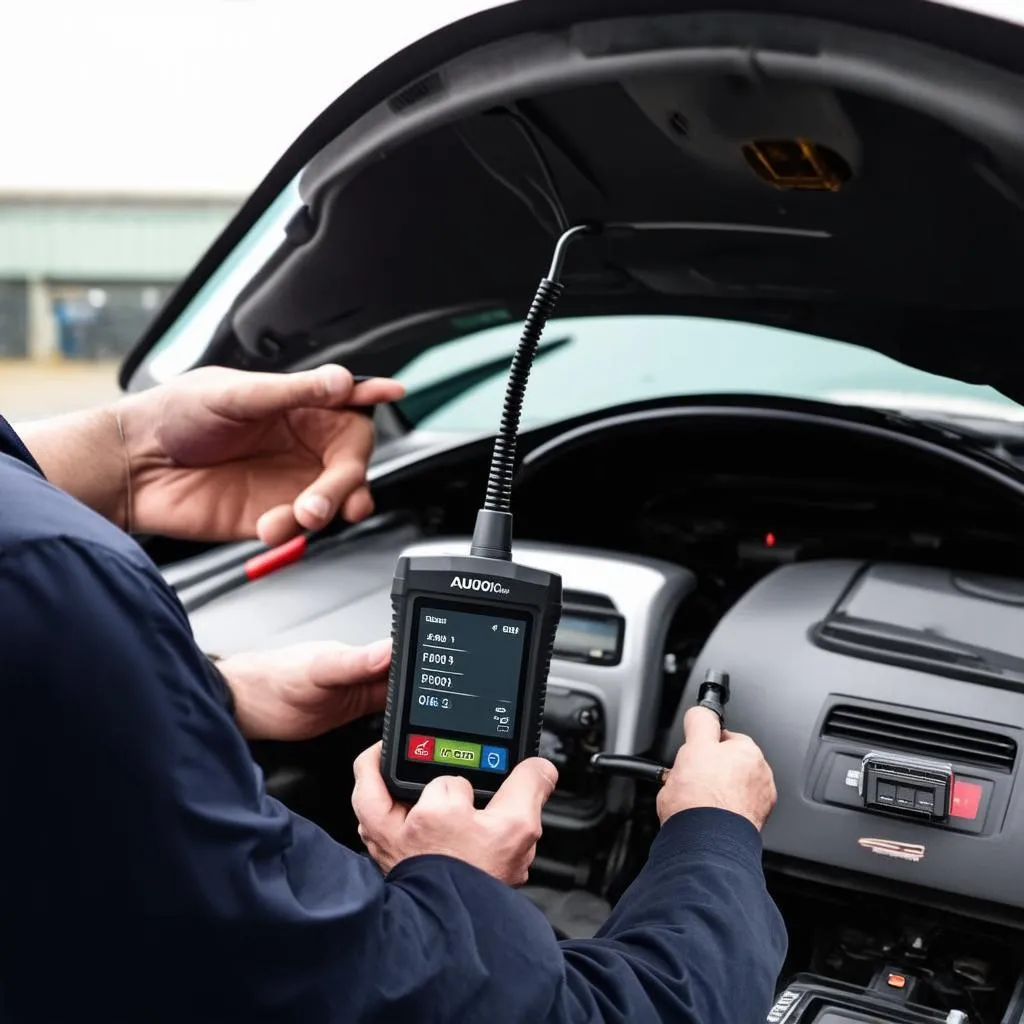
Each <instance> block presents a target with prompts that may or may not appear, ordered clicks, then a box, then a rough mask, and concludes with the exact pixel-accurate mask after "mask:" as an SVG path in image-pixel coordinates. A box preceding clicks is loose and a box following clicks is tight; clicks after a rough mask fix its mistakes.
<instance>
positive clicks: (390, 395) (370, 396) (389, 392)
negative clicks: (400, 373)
mask: <svg viewBox="0 0 1024 1024" xmlns="http://www.w3.org/2000/svg"><path fill="white" fill-rule="evenodd" d="M404 394H405V387H404V386H403V385H402V384H399V383H398V381H397V380H391V378H390V377H371V378H370V379H369V380H364V381H362V382H361V383H359V384H357V385H356V386H355V387H354V388H353V389H352V394H351V396H350V397H349V400H348V404H349V405H381V404H382V403H384V402H396V401H398V399H399V398H401V397H402V396H403V395H404Z"/></svg>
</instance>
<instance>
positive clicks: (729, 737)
mask: <svg viewBox="0 0 1024 1024" xmlns="http://www.w3.org/2000/svg"><path fill="white" fill-rule="evenodd" d="M683 730H684V735H685V737H686V739H685V742H684V743H683V745H682V746H681V747H680V748H679V753H678V754H676V760H675V764H673V765H672V770H671V771H670V772H669V774H668V778H667V779H666V780H665V783H664V785H663V786H662V787H661V791H660V792H659V793H658V817H659V818H660V819H661V823H662V824H664V823H665V822H666V821H667V820H668V819H669V817H671V815H673V814H675V813H677V812H678V811H685V810H688V809H689V808H691V807H721V808H723V809H724V810H726V811H732V812H734V813H735V814H742V815H743V817H744V818H746V819H747V820H748V821H751V822H753V824H754V827H755V828H756V829H758V830H760V828H761V826H762V825H763V824H764V823H765V821H766V820H767V819H768V815H769V814H771V812H772V808H773V807H774V806H775V800H776V796H777V794H776V792H775V779H774V777H773V775H772V770H771V768H770V767H769V765H768V762H767V761H766V760H765V759H764V755H763V754H762V753H761V750H760V748H759V747H758V746H757V744H756V743H755V742H754V741H753V740H752V739H751V738H750V737H749V736H743V735H742V734H740V733H734V732H728V731H727V730H723V729H722V727H721V723H720V722H719V720H718V716H717V715H716V714H715V713H714V712H713V711H709V710H708V709H707V708H701V707H693V708H690V710H689V711H687V712H686V718H685V719H684V722H683Z"/></svg>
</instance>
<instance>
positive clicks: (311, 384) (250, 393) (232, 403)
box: [216, 363, 355, 420]
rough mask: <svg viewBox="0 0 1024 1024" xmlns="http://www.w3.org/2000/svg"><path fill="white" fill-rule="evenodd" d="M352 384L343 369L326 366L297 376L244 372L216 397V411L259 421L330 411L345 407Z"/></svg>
mask: <svg viewBox="0 0 1024 1024" xmlns="http://www.w3.org/2000/svg"><path fill="white" fill-rule="evenodd" d="M354 386H355V384H354V381H353V379H352V374H351V373H349V371H348V370H346V369H345V368H344V367H343V366H337V365H334V364H330V363H329V364H327V365H326V366H318V367H317V368H316V369H315V370H302V371H300V372H297V373H245V374H240V375H239V380H238V381H237V383H236V384H234V385H233V386H232V387H230V388H226V389H224V390H223V391H222V392H220V393H219V394H218V395H217V396H216V402H217V405H218V406H219V409H218V411H219V412H221V413H223V415H225V416H227V417H228V418H230V419H236V420H259V419H264V418H265V417H267V416H272V415H274V414H275V413H280V412H287V411H288V410H289V409H301V408H333V407H335V406H338V405H342V404H344V403H345V402H346V401H347V400H348V399H349V398H350V396H351V395H352V390H353V388H354Z"/></svg>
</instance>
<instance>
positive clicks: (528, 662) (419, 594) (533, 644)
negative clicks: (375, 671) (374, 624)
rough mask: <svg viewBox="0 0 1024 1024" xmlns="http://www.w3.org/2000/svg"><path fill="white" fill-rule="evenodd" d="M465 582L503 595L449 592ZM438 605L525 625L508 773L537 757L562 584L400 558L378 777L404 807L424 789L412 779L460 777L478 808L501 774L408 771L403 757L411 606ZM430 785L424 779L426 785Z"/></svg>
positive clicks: (541, 576)
mask: <svg viewBox="0 0 1024 1024" xmlns="http://www.w3.org/2000/svg"><path fill="white" fill-rule="evenodd" d="M456 577H458V578H459V579H460V580H462V579H466V580H467V581H469V582H472V581H474V580H480V581H481V582H482V583H486V582H487V581H494V582H498V583H500V585H501V588H502V589H503V590H507V591H508V593H499V592H495V590H494V589H491V590H486V591H485V590H479V591H477V590H470V591H468V592H467V591H466V590H464V589H463V588H461V587H455V586H453V582H454V580H455V578H456ZM421 598H425V599H427V600H428V601H434V602H441V603H442V604H445V605H449V606H451V607H453V608H456V607H457V608H459V609H464V610H465V611H467V612H472V611H484V612H486V611H489V610H492V609H493V611H494V612H496V613H500V614H512V615H520V616H523V617H524V618H526V619H527V620H528V631H527V638H526V642H525V646H524V652H523V669H522V673H521V676H520V682H519V693H518V705H517V711H516V727H515V731H514V733H513V743H512V744H511V747H510V752H509V765H508V767H509V771H511V769H512V767H513V766H514V765H516V764H518V763H519V762H520V761H523V760H525V759H526V758H528V757H535V756H536V755H537V753H538V751H539V749H540V734H541V725H542V721H543V717H544V697H545V693H546V690H547V681H548V671H549V669H550V667H551V653H552V649H553V647H554V642H555V631H556V630H557V628H558V621H559V619H560V617H561V614H562V579H561V577H560V576H557V575H555V574H554V573H548V572H543V571H542V570H540V569H533V568H530V567H529V566H524V565H517V564H516V563H515V562H509V561H505V560H503V559H496V558H479V557H472V556H468V555H444V556H437V557H412V558H410V557H405V556H403V557H402V558H399V560H398V565H397V567H396V569H395V579H394V583H393V585H392V588H391V616H392V617H391V644H392V658H391V673H390V675H389V678H388V698H387V708H386V710H385V713H384V745H383V749H382V751H381V770H382V772H383V775H384V781H385V783H386V784H387V787H388V789H389V790H390V792H391V794H392V796H394V797H395V799H397V800H401V801H403V802H405V803H412V802H415V801H416V800H417V799H418V797H419V794H420V792H421V791H422V790H423V787H424V786H425V785H426V784H427V783H426V782H425V781H418V780H414V779H413V778H411V777H410V776H412V775H418V776H424V775H426V774H429V775H430V776H431V777H436V776H439V775H454V774H458V775H464V776H466V778H468V779H469V780H470V782H472V783H473V792H474V794H475V802H476V804H477V806H483V805H485V804H486V803H487V801H488V800H490V798H491V797H492V796H493V795H494V792H495V791H496V790H497V788H498V786H499V785H500V784H501V783H502V782H503V781H504V779H506V778H507V777H508V776H507V774H503V775H494V774H491V773H487V772H483V771H476V770H472V769H461V770H460V769H459V768H457V767H454V766H452V765H425V764H416V765H415V766H414V767H411V766H410V762H408V761H407V760H406V759H405V758H404V757H403V756H402V742H403V735H404V734H405V721H404V718H405V709H406V704H407V698H408V690H409V687H410V686H411V675H412V671H411V669H412V667H413V666H412V665H411V664H410V659H411V658H412V657H413V654H414V651H415V647H416V638H415V636H414V635H413V630H414V628H415V625H416V616H415V615H414V614H413V609H414V608H415V606H416V603H417V600H418V599H421ZM427 781H429V779H428V780H427Z"/></svg>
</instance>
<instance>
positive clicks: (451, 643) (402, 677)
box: [381, 226, 592, 805]
mask: <svg viewBox="0 0 1024 1024" xmlns="http://www.w3.org/2000/svg"><path fill="white" fill-rule="evenodd" d="M590 230H592V229H591V228H590V227H588V226H579V227H574V228H570V229H568V230H567V231H565V232H564V233H563V234H562V236H561V237H560V238H559V240H558V244H557V245H556V247H555V253H554V257H553V259H552V263H551V269H550V270H549V272H548V275H547V276H546V277H545V278H543V279H542V280H541V283H540V286H539V287H538V289H537V294H536V296H535V297H534V300H533V303H532V305H531V306H530V311H529V314H528V315H527V317H526V322H525V324H524V325H523V331H522V336H521V338H520V341H519V345H518V347H517V349H516V352H515V355H514V357H513V359H512V364H511V367H510V368H509V375H508V384H507V388H506V393H505V403H504V408H503V410H502V416H501V426H500V429H499V431H498V435H497V437H496V438H495V441H494V451H493V454H492V457H491V466H490V472H489V474H488V479H487V493H486V499H485V501H484V506H483V508H481V509H480V511H479V513H478V514H477V520H476V527H475V529H474V532H473V542H472V545H471V547H470V553H469V555H444V556H432V557H402V558H400V559H399V561H398V567H397V569H396V571H395V579H394V584H393V586H392V589H391V604H392V632H391V641H392V659H391V674H390V677H389V679H388V696H387V708H386V710H385V714H384V744H383V749H382V753H381V759H382V765H381V767H382V771H383V775H384V780H385V782H386V784H387V786H388V789H389V790H390V791H391V793H392V795H393V796H394V797H395V798H396V799H399V800H403V801H405V802H412V801H415V800H416V799H417V798H418V796H419V794H420V792H421V791H422V789H423V787H424V786H425V785H426V784H427V783H428V782H430V780H431V779H434V778H436V777H437V776H439V775H452V774H456V775H462V776H464V777H465V778H467V779H469V781H470V782H471V783H472V785H473V790H474V792H475V795H476V802H477V804H478V805H482V804H485V803H486V802H487V801H488V800H489V799H490V797H491V796H492V795H493V794H494V792H495V791H496V790H497V789H498V787H499V786H500V785H501V783H502V782H503V781H504V780H505V778H506V777H507V776H508V773H509V772H510V771H511V770H512V768H513V767H514V766H515V765H516V764H518V763H519V762H520V761H522V760H524V759H525V758H527V757H533V756H535V755H536V754H537V752H538V750H539V747H540V733H541V720H542V717H543V714H544V695H545V690H546V688H547V677H548V668H549V666H550V663H551V651H552V647H553V645H554V640H555V630H556V629H557V627H558V620H559V617H560V615H561V611H562V581H561V578H560V577H559V576H557V575H555V574H554V573H549V572H542V571H541V570H539V569H534V568H531V567H529V566H523V565H517V564H516V563H515V562H513V561H512V511H511V504H512V502H511V499H512V478H513V473H514V470H515V449H516V435H517V434H518V431H519V421H520V417H521V414H522V406H523V397H524V395H525V392H526V385H527V381H528V379H529V374H530V367H531V364H532V362H533V357H534V354H535V353H536V351H537V345H538V343H539V342H540V337H541V333H542V332H543V330H544V325H545V323H546V322H547V320H548V317H549V316H550V315H551V313H552V312H553V310H554V307H555V304H556V302H557V301H558V297H559V295H560V294H561V291H562V285H561V284H560V282H559V278H560V276H561V270H562V265H563V263H564V261H565V254H566V249H567V248H568V245H569V244H570V242H571V241H572V240H573V239H574V238H575V237H577V236H578V235H580V234H582V233H584V232H588V231H590Z"/></svg>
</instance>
